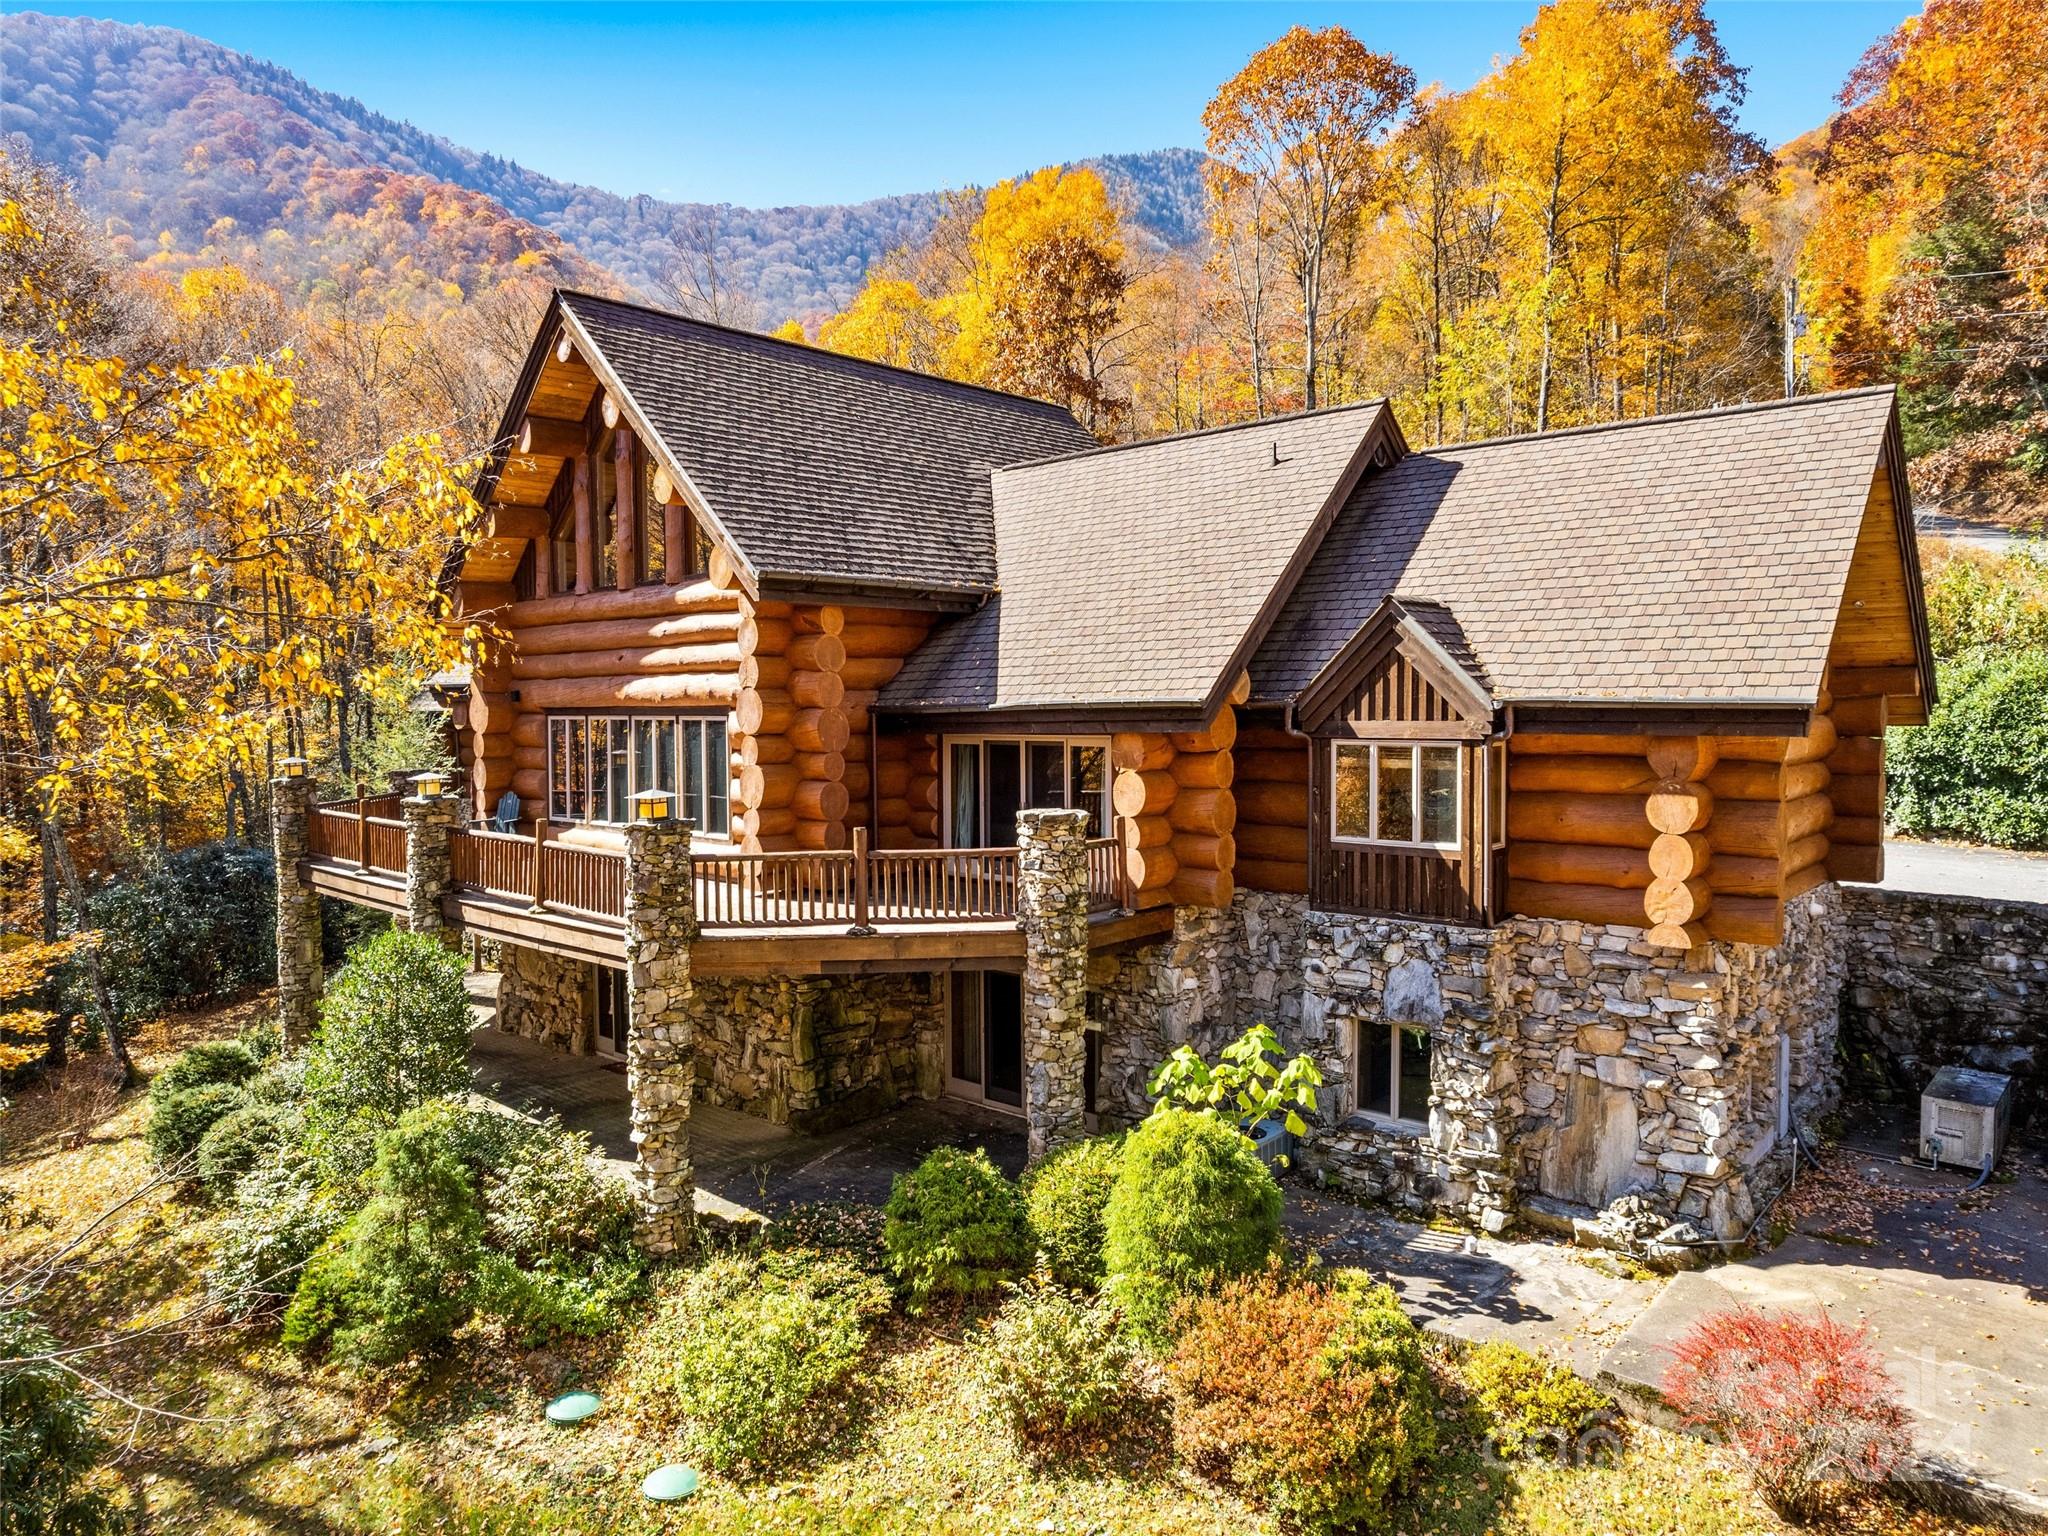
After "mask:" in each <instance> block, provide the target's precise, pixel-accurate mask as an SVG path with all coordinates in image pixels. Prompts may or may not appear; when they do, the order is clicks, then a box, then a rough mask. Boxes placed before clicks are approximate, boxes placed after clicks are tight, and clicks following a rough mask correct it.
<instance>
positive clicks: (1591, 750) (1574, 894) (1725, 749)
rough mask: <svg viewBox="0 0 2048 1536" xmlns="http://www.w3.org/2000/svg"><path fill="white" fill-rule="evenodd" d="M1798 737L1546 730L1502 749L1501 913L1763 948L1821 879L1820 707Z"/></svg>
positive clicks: (1823, 775)
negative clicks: (1504, 908) (1793, 901)
mask: <svg viewBox="0 0 2048 1536" xmlns="http://www.w3.org/2000/svg"><path fill="white" fill-rule="evenodd" d="M1820 702H1821V704H1822V706H1823V707H1822V708H1821V709H1819V710H1816V711H1815V714H1814V717H1813V721H1812V724H1811V726H1810V728H1809V730H1808V731H1807V733H1806V734H1805V735H1804V736H1799V737H1740V736H1731V737H1715V736H1680V737H1651V736H1618V735H1576V734H1569V735H1553V734H1545V733H1536V732H1523V733H1519V734H1517V735H1515V736H1513V737H1510V738H1509V741H1508V749H1509V757H1508V834H1509V841H1508V854H1507V865H1508V889H1507V898H1508V909H1509V910H1510V911H1512V912H1516V913H1520V914H1522V915H1524V916H1529V917H1553V918H1562V919H1576V920H1579V921H1585V922H1599V923H1625V924H1630V925H1632V926H1638V927H1642V928H1646V929H1648V930H1650V931H1651V932H1652V934H1653V936H1654V937H1655V939H1656V940H1657V942H1659V943H1663V944H1667V945H1670V946H1673V947H1683V946H1687V945H1690V944H1693V943H1697V942H1699V941H1700V940H1701V939H1706V938H1712V939H1723V940H1730V941H1736V942H1742V943H1751V944H1775V943H1777V942H1778V939H1779V937H1780V936H1781V935H1782V933H1783V929H1784V903H1785V901H1786V900H1788V899H1789V898H1790V897H1792V896H1795V895H1798V894H1800V893H1801V892H1803V891H1806V890H1809V889H1811V888H1812V887H1813V886H1814V885H1815V884H1818V883H1819V881H1820V880H1821V879H1824V878H1826V875H1825V868H1826V861H1827V858H1828V851H1829V847H1830V841H1829V831H1830V828H1831V827H1832V825H1833V823H1834V820H1835V807H1834V803H1833V801H1832V799H1831V797H1830V793H1829V789H1830V781H1831V778H1832V774H1831V770H1830V768H1829V766H1828V761H1827V760H1828V758H1829V756H1830V754H1831V753H1832V752H1833V751H1834V749H1835V746H1836V741H1837V733H1836V728H1835V725H1834V723H1833V721H1832V720H1831V719H1830V718H1829V716H1828V714H1827V712H1826V707H1827V706H1828V705H1829V704H1830V702H1831V701H1830V700H1829V699H1828V698H1827V696H1826V695H1825V694H1823V696H1822V699H1821V701H1820Z"/></svg>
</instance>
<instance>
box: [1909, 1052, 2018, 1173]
mask: <svg viewBox="0 0 2048 1536" xmlns="http://www.w3.org/2000/svg"><path fill="white" fill-rule="evenodd" d="M2011 1123H2012V1079H2011V1078H2009V1077H2006V1076H2004V1075H2003V1074H2001V1073H1997V1072H1979V1071H1977V1070H1976V1069H1975V1068H1974V1067H1943V1068H1942V1069H1941V1070H1940V1071H1939V1072H1937V1073H1935V1074H1934V1081H1933V1082H1931V1083H1929V1084H1928V1085H1927V1091H1926V1092H1925V1093H1923V1094H1921V1095H1920V1155H1921V1156H1922V1157H1924V1158H1926V1159H1927V1160H1928V1161H1929V1162H1932V1163H1947V1164H1948V1165H1949V1166H1951V1167H1954V1168H1967V1169H1969V1170H1971V1171H1972V1172H1981V1171H1982V1170H1983V1169H1985V1168H1987V1167H1988V1166H1990V1165H1991V1164H1992V1163H1995V1162H1996V1161H1997V1160H1998V1154H1999V1153H2001V1152H2003V1151H2004V1150H2005V1133H2006V1129H2007V1128H2008V1127H2009V1126H2010V1125H2011Z"/></svg>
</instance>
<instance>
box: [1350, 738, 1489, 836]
mask: <svg viewBox="0 0 2048 1536" xmlns="http://www.w3.org/2000/svg"><path fill="white" fill-rule="evenodd" d="M1462 778H1463V775H1462V774H1461V773H1460V771H1459V752H1458V749H1457V748H1456V747H1455V746H1446V745H1438V744H1435V743H1431V742H1413V741H1335V742H1332V743H1330V837H1331V840H1332V841H1334V842H1339V843H1375V844H1379V845H1381V846H1391V847H1398V848H1456V847H1457V846H1458V827H1459V825H1460V822H1461V819H1462V816H1463V811H1464V803H1463V802H1464V791H1463V789H1462V787H1461V783H1460V781H1461V779H1462Z"/></svg>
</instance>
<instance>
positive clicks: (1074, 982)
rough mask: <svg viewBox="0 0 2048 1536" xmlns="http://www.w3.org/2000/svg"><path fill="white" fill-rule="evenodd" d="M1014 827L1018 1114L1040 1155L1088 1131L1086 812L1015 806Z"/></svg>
mask: <svg viewBox="0 0 2048 1536" xmlns="http://www.w3.org/2000/svg"><path fill="white" fill-rule="evenodd" d="M1017 833H1018V836H1017V926H1018V927H1019V928H1021V929H1023V930H1024V985H1023V1009H1024V1018H1023V1027H1024V1115H1025V1122H1026V1124H1027V1125H1028V1127H1029V1137H1028V1143H1029V1146H1030V1151H1031V1156H1032V1157H1033V1158H1039V1157H1043V1156H1044V1155H1045V1154H1046V1153H1048V1152H1050V1151H1052V1150H1053V1149H1054V1148H1056V1147H1059V1146H1063V1145H1065V1144H1066V1143H1068V1142H1071V1141H1079V1140H1081V1139H1082V1138H1083V1137H1085V1136H1086V1135H1087V1134H1088V1129H1087V1124H1086V1074H1087V1066H1086V1063H1087V1054H1088V1042H1087V1033H1086V1031H1087V1024H1088V815H1087V812H1085V811H1065V810H1061V811H1047V810H1038V811H1021V812H1019V813H1018V816H1017Z"/></svg>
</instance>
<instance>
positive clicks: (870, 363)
mask: <svg viewBox="0 0 2048 1536" xmlns="http://www.w3.org/2000/svg"><path fill="white" fill-rule="evenodd" d="M555 294H556V296H557V297H558V298H562V299H587V300H589V301H590V302H591V303H594V304H609V305H611V306H612V307H613V308H615V309H630V310H636V311H638V312H639V313H641V314H643V315H658V316H659V317H660V318H662V319H664V320H680V321H682V322H683V324H685V325H694V326H696V327H697V328H698V329H699V330H705V331H716V332H718V333H719V334H721V335H725V336H737V337H740V338H741V339H743V340H746V341H763V342H766V343H768V345H769V346H771V347H782V348H785V349H786V350H788V351H791V352H798V353H803V354H806V355H808V356H810V357H814V358H824V359H826V360H828V361H831V362H837V363H851V364H853V365H854V366H855V367H858V368H872V369H874V370H876V371H877V372H879V373H894V374H901V375H903V376H904V377H905V378H911V379H918V380H920V381H922V382H924V383H926V384H936V385H939V386H940V387H941V388H944V389H960V390H971V391H973V392H974V393H976V394H981V395H993V396H994V397H995V398H996V399H998V400H1010V401H1015V402H1016V403H1017V404H1019V405H1029V406H1034V407H1036V408H1037V409H1039V410H1041V411H1048V412H1050V413H1052V414H1053V415H1056V416H1064V417H1066V418H1067V420H1069V421H1074V413H1073V412H1072V411H1070V410H1068V409H1067V408H1066V407H1065V406H1063V405H1057V404H1055V403H1053V402H1052V401H1050V400H1040V399H1039V398H1038V397H1037V396H1035V395H1020V394H1018V393H1017V392H1016V391H1014V390H1008V389H997V388H996V387H995V386H994V385H991V384H974V383H970V382H968V381H967V380H965V379H949V378H946V377H945V376H944V375H942V374H937V373H926V372H924V371H923V370H922V369H919V368H905V367H903V366H902V365H901V364H899V363H883V362H877V361H876V360H875V359H873V358H871V357H855V356H854V355H853V354H852V353H851V352H834V351H833V350H832V349H831V348H830V347H821V346H818V345H817V344H815V343H814V342H809V341H790V340H788V339H787V338H786V337H782V336H771V335H769V334H768V332H766V331H750V330H748V329H746V327H744V326H738V325H727V324H725V323H724V322H723V321H721V320H700V319H698V318H697V317H696V316H695V315H686V314H683V313H682V312H681V311H680V310H674V309H662V308H661V307H660V306H658V305H654V304H646V303H642V302H641V301H640V300H638V299H614V298H611V297H609V296H607V295H605V294H602V293H592V292H590V291H589V290H588V289H584V288H557V289H556V290H555ZM1074 425H1076V426H1080V423H1079V422H1078V421H1074ZM1083 430H1084V431H1085V430H1086V429H1085V428H1083ZM1084 451H1085V450H1084Z"/></svg>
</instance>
